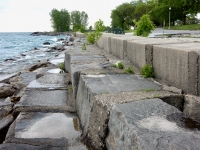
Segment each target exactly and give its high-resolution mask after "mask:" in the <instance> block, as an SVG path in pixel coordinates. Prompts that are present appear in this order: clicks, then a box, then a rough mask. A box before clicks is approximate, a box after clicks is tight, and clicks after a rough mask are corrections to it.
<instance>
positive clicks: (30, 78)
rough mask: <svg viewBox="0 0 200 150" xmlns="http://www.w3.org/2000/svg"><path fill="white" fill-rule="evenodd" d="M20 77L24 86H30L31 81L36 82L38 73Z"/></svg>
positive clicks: (29, 73)
mask: <svg viewBox="0 0 200 150" xmlns="http://www.w3.org/2000/svg"><path fill="white" fill-rule="evenodd" d="M20 76H21V78H22V80H23V83H24V84H29V83H30V82H31V81H33V80H36V72H28V73H22V74H20Z"/></svg>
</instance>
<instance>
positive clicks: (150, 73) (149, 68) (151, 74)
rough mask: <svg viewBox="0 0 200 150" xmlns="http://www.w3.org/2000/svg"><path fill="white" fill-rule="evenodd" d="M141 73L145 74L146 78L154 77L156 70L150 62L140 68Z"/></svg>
mask: <svg viewBox="0 0 200 150" xmlns="http://www.w3.org/2000/svg"><path fill="white" fill-rule="evenodd" d="M140 74H141V75H143V76H144V78H153V77H154V71H153V67H152V66H151V65H149V64H146V65H145V66H144V67H143V68H141V69H140Z"/></svg>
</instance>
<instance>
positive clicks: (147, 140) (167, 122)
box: [106, 99, 200, 150]
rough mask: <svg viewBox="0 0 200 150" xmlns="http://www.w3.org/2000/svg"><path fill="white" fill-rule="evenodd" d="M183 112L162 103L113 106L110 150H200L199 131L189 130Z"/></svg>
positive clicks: (133, 103) (148, 101)
mask: <svg viewBox="0 0 200 150" xmlns="http://www.w3.org/2000/svg"><path fill="white" fill-rule="evenodd" d="M183 118H184V115H183V113H182V112H181V111H179V110H178V109H176V108H175V107H172V106H170V105H168V104H166V103H164V102H162V101H161V100H159V99H146V100H142V101H135V102H131V103H126V104H117V105H114V106H113V107H112V109H111V113H110V120H109V123H108V125H109V135H108V137H107V139H106V143H107V149H108V150H116V149H134V150H156V149H174V150H175V149H177V150H178V149H180V150H188V149H191V150H192V149H194V150H196V149H199V147H200V142H199V140H200V131H198V130H197V129H196V128H193V129H192V128H189V127H187V125H186V124H185V122H184V121H183Z"/></svg>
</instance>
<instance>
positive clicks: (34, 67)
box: [26, 62, 50, 71]
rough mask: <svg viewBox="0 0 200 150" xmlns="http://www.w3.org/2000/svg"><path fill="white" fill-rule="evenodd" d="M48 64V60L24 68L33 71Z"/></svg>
mask: <svg viewBox="0 0 200 150" xmlns="http://www.w3.org/2000/svg"><path fill="white" fill-rule="evenodd" d="M49 64H50V63H49V62H40V63H37V64H34V65H32V66H30V67H29V68H27V69H26V70H28V71H34V70H36V69H38V68H41V67H47V66H48V65H49Z"/></svg>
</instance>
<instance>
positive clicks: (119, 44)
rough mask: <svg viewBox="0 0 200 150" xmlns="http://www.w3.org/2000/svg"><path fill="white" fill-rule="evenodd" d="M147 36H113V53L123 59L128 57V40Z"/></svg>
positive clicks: (141, 38) (142, 38)
mask: <svg viewBox="0 0 200 150" xmlns="http://www.w3.org/2000/svg"><path fill="white" fill-rule="evenodd" d="M145 39H146V38H144V37H140V36H125V35H124V36H121V37H111V42H110V44H111V46H110V48H111V53H112V54H113V55H115V56H116V57H118V58H119V59H122V60H124V59H125V60H127V59H128V57H127V56H128V55H129V54H128V53H127V42H128V41H134V40H142V41H143V40H145Z"/></svg>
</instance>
